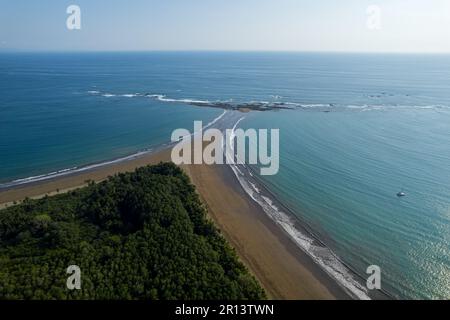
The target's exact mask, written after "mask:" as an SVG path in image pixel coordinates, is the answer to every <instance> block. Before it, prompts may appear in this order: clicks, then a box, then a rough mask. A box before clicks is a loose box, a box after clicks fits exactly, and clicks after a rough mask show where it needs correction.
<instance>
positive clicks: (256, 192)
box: [226, 118, 370, 300]
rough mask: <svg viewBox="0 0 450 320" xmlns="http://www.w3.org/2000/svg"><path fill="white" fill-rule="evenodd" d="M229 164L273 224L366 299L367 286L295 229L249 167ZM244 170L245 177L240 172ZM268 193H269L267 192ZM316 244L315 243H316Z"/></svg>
mask: <svg viewBox="0 0 450 320" xmlns="http://www.w3.org/2000/svg"><path fill="white" fill-rule="evenodd" d="M242 119H243V118H241V119H239V120H238V121H237V122H236V123H235V124H234V126H233V129H232V134H231V135H230V146H233V143H232V141H233V140H234V137H235V134H234V131H235V129H236V127H237V126H238V124H239V123H240V122H241V121H242ZM231 151H232V152H233V154H228V153H226V156H227V158H231V157H233V158H234V150H233V148H231ZM230 167H231V169H232V171H233V173H234V175H235V176H236V178H237V179H238V181H239V183H240V185H241V186H242V188H243V189H244V190H245V192H246V193H247V194H248V195H249V196H250V198H251V199H253V200H254V201H255V202H256V203H257V204H258V205H259V206H260V207H261V208H262V209H263V211H264V212H265V213H266V214H267V215H268V216H269V217H270V218H271V219H272V220H273V221H274V222H275V223H277V224H278V225H279V226H280V227H281V228H282V229H283V230H284V231H285V232H286V233H287V234H288V235H289V236H290V237H291V238H292V239H293V240H294V242H295V243H296V244H297V246H298V247H299V248H300V249H301V250H302V251H304V252H305V253H306V254H308V255H309V256H310V257H311V258H312V259H313V260H314V261H315V262H316V263H317V264H318V265H319V266H320V267H321V268H322V269H323V270H324V271H325V272H326V273H328V274H329V275H330V276H331V277H332V278H333V279H335V280H336V281H337V282H338V284H339V285H340V286H341V287H343V288H344V289H345V290H346V291H347V292H348V293H349V294H350V295H351V296H352V297H354V298H358V299H361V300H370V297H369V294H368V292H367V289H366V288H365V287H364V286H363V285H362V284H360V283H359V282H358V281H357V280H356V279H355V278H354V276H353V275H352V272H351V271H350V269H349V268H347V267H346V266H345V265H344V263H343V262H341V261H340V259H339V258H338V257H337V256H336V255H335V254H334V253H333V252H332V250H331V249H329V248H328V247H326V246H325V245H323V244H322V243H321V242H320V241H319V240H318V239H317V238H316V237H314V236H313V235H309V234H306V232H302V231H300V230H299V229H298V228H296V219H294V218H293V215H292V214H287V213H285V212H284V211H283V210H281V209H280V208H279V207H278V206H277V205H276V204H275V201H273V200H272V199H271V198H270V197H269V196H267V195H265V194H264V193H263V192H262V191H261V189H263V188H262V187H259V186H257V185H258V182H259V181H256V179H253V180H254V182H252V181H251V180H252V177H253V174H252V173H251V171H250V170H251V169H249V168H247V167H245V166H244V165H237V164H230ZM240 167H241V168H242V170H241V168H240ZM244 171H245V172H246V173H248V175H249V177H248V176H247V175H246V174H245V173H244ZM267 193H270V192H267ZM317 242H318V243H319V244H320V245H317V244H316V243H317Z"/></svg>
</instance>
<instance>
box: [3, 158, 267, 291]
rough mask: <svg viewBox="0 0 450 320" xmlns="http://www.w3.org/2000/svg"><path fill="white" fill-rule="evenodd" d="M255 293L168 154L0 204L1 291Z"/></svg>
mask: <svg viewBox="0 0 450 320" xmlns="http://www.w3.org/2000/svg"><path fill="white" fill-rule="evenodd" d="M71 265H76V266H78V267H79V269H80V272H81V274H80V279H81V288H80V289H79V290H77V289H73V288H72V289H69V288H68V286H67V279H68V277H69V276H70V274H68V273H67V268H68V267H69V266H71ZM264 298H266V295H265V293H264V290H263V289H262V288H261V287H260V285H259V284H258V283H257V281H256V279H255V278H254V277H253V276H252V275H251V274H250V273H249V272H248V270H247V269H246V267H245V266H244V265H243V264H242V263H241V262H240V261H239V259H238V257H237V255H236V253H235V251H234V250H233V249H232V248H231V247H230V246H229V244H228V243H227V242H226V241H225V239H224V238H223V236H222V235H221V234H220V232H219V231H218V229H217V228H216V227H215V226H214V224H213V223H212V222H211V221H209V219H208V218H207V210H206V208H205V206H204V205H203V204H202V203H201V201H200V199H199V197H198V195H197V193H196V191H195V187H194V186H193V185H192V184H191V182H190V180H189V178H188V177H187V175H185V174H184V172H183V171H182V170H181V169H180V168H178V167H177V166H175V165H174V164H171V163H160V164H159V165H155V166H147V167H142V168H139V169H137V170H136V171H135V172H132V173H122V174H117V175H115V176H112V177H109V178H108V179H107V180H106V181H103V182H100V183H93V182H91V183H90V184H89V185H88V186H87V187H84V188H80V189H77V190H74V191H71V192H69V193H65V194H59V195H56V196H52V197H45V198H42V199H39V200H30V199H26V200H25V201H23V202H22V203H21V204H19V205H15V206H13V207H9V208H7V209H4V210H1V211H0V299H37V300H42V299H46V300H47V299H57V300H66V299H89V300H91V299H95V300H119V299H120V300H122V299H123V300H132V299H161V300H192V299H201V300H205V299H208V300H217V299H221V300H222V299H225V300H229V299H234V300H243V299H264Z"/></svg>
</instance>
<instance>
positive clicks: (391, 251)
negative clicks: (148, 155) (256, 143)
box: [0, 52, 450, 298]
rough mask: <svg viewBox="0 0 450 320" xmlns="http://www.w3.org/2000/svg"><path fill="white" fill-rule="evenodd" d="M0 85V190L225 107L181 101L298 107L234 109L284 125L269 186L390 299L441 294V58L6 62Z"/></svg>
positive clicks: (449, 137) (447, 224)
mask: <svg viewBox="0 0 450 320" xmlns="http://www.w3.org/2000/svg"><path fill="white" fill-rule="evenodd" d="M0 88H1V89H0V90H1V92H0V182H7V181H11V180H14V179H19V178H26V177H30V176H36V175H40V174H45V173H48V172H52V171H55V170H61V169H65V168H71V167H75V166H82V165H86V164H90V163H94V162H101V161H105V160H108V159H113V158H118V157H123V156H126V155H129V154H132V153H134V152H137V151H139V150H142V149H147V148H151V147H155V146H157V145H159V144H161V143H164V142H167V141H168V140H169V139H170V134H171V132H172V130H173V129H175V128H192V126H193V121H194V120H203V121H204V122H205V123H208V122H210V121H212V120H213V119H215V118H217V117H218V116H219V115H220V114H221V113H222V112H223V111H222V110H219V109H212V108H201V107H193V106H190V105H188V104H187V103H186V102H188V101H189V100H188V99H193V100H209V101H216V100H221V101H231V100H232V101H233V102H250V101H267V102H274V101H276V102H290V103H296V104H297V105H301V106H302V107H299V108H296V109H295V110H282V111H277V112H275V111H273V112H252V113H249V114H245V115H243V116H245V119H244V120H243V121H242V122H240V126H242V127H244V128H253V127H256V128H279V129H280V148H281V149H280V161H281V167H280V171H279V173H278V174H277V175H275V176H266V177H262V179H263V181H264V183H265V184H266V185H267V186H268V187H269V189H270V190H271V191H272V192H273V193H274V194H276V195H277V198H278V199H279V200H280V201H281V202H282V203H284V204H285V205H287V206H288V207H290V208H291V209H292V211H293V212H294V213H295V215H297V217H298V218H299V219H300V220H301V221H303V222H305V223H307V224H308V225H309V226H310V227H311V228H312V229H313V231H314V232H315V233H316V234H318V235H320V238H321V239H323V241H324V242H325V243H326V244H327V245H328V246H329V247H330V248H331V249H332V250H333V251H334V252H335V253H336V254H337V255H338V256H339V257H340V258H341V260H342V261H344V262H345V263H346V264H348V265H349V266H350V267H351V268H352V269H353V270H354V271H355V272H356V273H358V274H359V275H360V276H363V277H364V276H365V270H366V268H367V266H368V265H372V264H375V265H379V266H380V267H381V270H382V288H383V289H384V290H385V291H387V292H389V293H390V294H392V295H394V296H396V297H406V298H450V200H449V199H450V165H449V163H450V56H445V55H422V56H421V55H368V54H365V55H357V54H313V53H311V54H300V53H163V52H162V53H89V54H88V53H83V54H43V53H40V54H24V53H22V54H2V55H0ZM147 93H148V94H151V95H165V97H164V98H161V97H160V98H159V99H158V98H157V97H153V98H149V97H144V96H143V95H144V94H147ZM135 94H138V95H135ZM167 99H172V100H176V101H172V102H167V101H165V100H167ZM324 110H330V111H332V112H328V113H324V112H323V111H324ZM400 190H404V191H405V192H406V193H407V197H405V198H401V199H399V198H397V197H396V193H397V192H398V191H400ZM299 285H301V284H299Z"/></svg>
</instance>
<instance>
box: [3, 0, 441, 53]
mask: <svg viewBox="0 0 450 320" xmlns="http://www.w3.org/2000/svg"><path fill="white" fill-rule="evenodd" d="M71 4H76V5H78V6H79V7H80V8H81V30H72V31H70V30H68V29H67V28H66V19H67V17H68V14H67V13H66V8H67V7H68V6H69V5H71ZM370 5H377V6H378V7H379V8H380V10H381V11H380V13H381V15H380V20H379V21H380V22H381V23H380V28H379V29H370V28H368V27H367V20H368V13H367V8H368V6H370ZM449 39H450V1H449V0H370V1H368V0H339V1H337V0H308V1H306V0H128V1H126V0H71V1H66V0H39V1H30V0H0V49H15V50H45V51H52V50H63V51H72V50H275V51H357V52H358V51H359V52H361V51H362V52H450V40H449Z"/></svg>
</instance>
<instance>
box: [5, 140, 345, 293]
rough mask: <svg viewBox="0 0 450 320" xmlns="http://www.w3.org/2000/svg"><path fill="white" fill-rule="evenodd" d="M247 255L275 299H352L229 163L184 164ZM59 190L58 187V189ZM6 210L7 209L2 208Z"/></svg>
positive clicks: (162, 154) (138, 163)
mask: <svg viewBox="0 0 450 320" xmlns="http://www.w3.org/2000/svg"><path fill="white" fill-rule="evenodd" d="M170 151H171V149H170V148H166V149H163V150H159V151H155V152H151V153H148V154H145V155H143V156H140V157H136V158H133V159H130V160H126V161H123V162H118V163H111V164H107V165H105V166H101V167H97V168H93V169H91V170H89V171H84V172H78V173H77V172H75V173H72V174H68V175H64V176H60V177H54V178H51V179H48V180H43V181H36V182H33V183H30V184H22V185H18V186H14V187H12V188H8V189H5V190H0V209H2V208H5V207H7V206H8V207H9V206H11V205H13V204H14V201H21V200H23V199H25V198H26V197H29V198H42V197H44V196H46V195H48V196H51V195H55V194H58V193H64V192H70V191H72V190H74V189H77V188H81V187H83V186H85V185H86V181H89V180H90V181H96V182H100V181H102V180H104V179H106V178H107V177H108V176H111V175H114V174H116V173H119V172H126V171H133V170H135V169H136V168H138V167H142V166H145V165H151V164H157V163H159V162H161V161H163V162H165V161H170ZM181 167H182V168H183V170H184V171H185V172H186V173H187V174H188V176H189V177H190V179H191V182H192V183H193V184H194V185H195V186H196V189H197V192H198V194H199V196H200V198H201V200H202V201H203V203H204V204H205V205H206V207H207V208H208V214H209V217H210V218H211V219H212V220H213V221H214V223H215V225H216V226H217V227H218V228H219V229H220V230H221V233H222V234H223V235H224V237H225V238H226V240H227V241H228V242H229V244H230V245H231V246H232V247H233V248H234V249H235V250H236V253H237V255H238V256H239V258H240V259H241V261H242V262H243V263H244V264H245V265H246V266H247V268H248V269H249V270H250V272H251V273H252V274H253V275H254V276H255V277H256V278H257V279H258V281H259V282H260V283H261V285H262V286H263V287H264V289H265V290H266V292H267V294H268V297H269V298H270V299H288V300H294V299H327V300H331V299H350V298H351V297H350V296H349V295H348V294H347V293H346V292H345V291H344V289H342V287H341V286H340V285H339V284H338V283H337V281H336V280H334V279H333V278H332V277H331V276H329V275H328V274H327V273H326V272H325V271H324V270H322V269H321V268H320V266H319V265H317V264H316V263H315V262H314V261H313V260H312V258H311V257H309V256H308V255H307V254H306V253H305V252H303V251H302V250H301V249H300V248H298V247H297V245H296V244H295V243H294V241H293V240H292V239H291V238H290V237H289V236H288V235H287V234H286V233H285V232H284V231H283V230H282V229H281V228H280V227H279V226H278V225H276V223H275V222H274V221H273V220H271V219H270V217H268V216H267V215H266V213H265V212H264V211H263V209H262V208H261V207H260V206H259V205H258V204H257V203H256V202H255V201H254V200H253V199H251V198H250V196H248V194H247V193H246V192H245V191H244V190H243V189H242V186H241V185H240V184H239V181H238V179H237V178H236V177H235V176H234V174H233V172H232V169H231V168H230V167H228V166H225V165H182V166H181ZM57 190H58V191H57ZM0 214H1V211H0Z"/></svg>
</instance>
